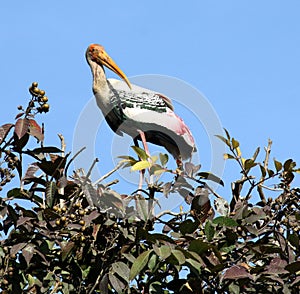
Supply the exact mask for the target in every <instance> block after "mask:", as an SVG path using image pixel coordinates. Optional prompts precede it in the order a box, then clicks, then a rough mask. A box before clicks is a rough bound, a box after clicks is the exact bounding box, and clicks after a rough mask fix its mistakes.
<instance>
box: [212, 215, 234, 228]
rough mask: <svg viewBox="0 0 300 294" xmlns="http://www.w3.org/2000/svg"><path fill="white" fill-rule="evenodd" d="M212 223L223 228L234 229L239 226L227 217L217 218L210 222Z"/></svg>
mask: <svg viewBox="0 0 300 294" xmlns="http://www.w3.org/2000/svg"><path fill="white" fill-rule="evenodd" d="M212 223H213V224H215V225H221V226H225V227H236V226H238V225H239V224H238V223H237V222H236V221H235V220H234V219H232V218H230V217H228V216H218V217H216V218H214V219H213V220H212Z"/></svg>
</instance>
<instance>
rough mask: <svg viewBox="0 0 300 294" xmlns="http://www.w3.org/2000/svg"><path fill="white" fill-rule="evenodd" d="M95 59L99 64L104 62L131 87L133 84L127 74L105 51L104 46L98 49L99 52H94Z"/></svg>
mask: <svg viewBox="0 0 300 294" xmlns="http://www.w3.org/2000/svg"><path fill="white" fill-rule="evenodd" d="M93 57H94V60H95V61H96V62H97V63H98V64H100V65H101V64H102V65H104V66H106V67H107V68H109V69H110V70H111V71H113V72H114V73H115V74H117V75H118V76H119V77H120V78H121V79H123V80H124V82H125V83H126V84H127V85H128V87H129V88H130V89H131V84H130V82H129V80H128V78H127V76H126V75H125V74H124V73H123V71H122V70H121V69H120V68H119V67H118V66H117V64H116V63H115V62H114V61H113V59H112V58H111V57H110V56H109V55H108V54H107V53H106V52H105V50H104V48H103V47H102V46H101V50H97V53H96V54H95V53H94V54H93Z"/></svg>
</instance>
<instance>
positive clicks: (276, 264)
mask: <svg viewBox="0 0 300 294" xmlns="http://www.w3.org/2000/svg"><path fill="white" fill-rule="evenodd" d="M286 266H287V262H286V261H285V260H284V259H281V258H279V257H275V258H273V259H272V260H271V262H270V264H269V265H268V266H267V270H266V273H268V274H278V275H280V274H288V273H289V272H288V271H287V270H286V269H285V267H286Z"/></svg>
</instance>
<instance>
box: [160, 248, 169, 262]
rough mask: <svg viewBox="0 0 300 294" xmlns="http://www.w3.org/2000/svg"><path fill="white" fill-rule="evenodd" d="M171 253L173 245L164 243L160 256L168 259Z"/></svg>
mask: <svg viewBox="0 0 300 294" xmlns="http://www.w3.org/2000/svg"><path fill="white" fill-rule="evenodd" d="M170 255H171V247H170V246H168V245H162V246H161V247H160V248H159V257H160V258H161V259H166V258H168V257H169V256H170Z"/></svg>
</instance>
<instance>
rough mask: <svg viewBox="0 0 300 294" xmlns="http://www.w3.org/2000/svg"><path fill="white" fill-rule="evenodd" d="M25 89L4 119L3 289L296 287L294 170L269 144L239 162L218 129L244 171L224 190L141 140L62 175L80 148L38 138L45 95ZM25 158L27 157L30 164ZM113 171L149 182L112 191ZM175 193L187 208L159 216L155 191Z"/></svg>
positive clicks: (232, 142) (234, 145) (0, 130)
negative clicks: (116, 158) (111, 160)
mask: <svg viewBox="0 0 300 294" xmlns="http://www.w3.org/2000/svg"><path fill="white" fill-rule="evenodd" d="M29 92H30V94H31V95H32V96H31V98H30V101H29V103H28V106H27V107H26V108H25V109H23V107H21V106H20V107H18V109H19V114H18V115H17V116H16V118H15V120H16V121H15V123H5V124H3V125H2V126H0V158H1V161H0V193H1V198H0V217H1V219H2V221H1V222H0V231H1V241H0V289H1V290H2V293H12V292H14V293H255V292H256V293H299V291H300V259H299V252H300V251H299V249H300V248H299V247H300V237H299V227H300V226H299V225H300V209H299V196H300V189H299V188H296V187H293V180H294V177H295V175H296V174H297V173H298V172H299V169H298V168H297V167H296V163H295V162H294V161H293V160H292V159H288V160H286V161H285V162H280V161H278V160H276V159H274V160H270V152H271V146H272V142H271V141H269V142H268V146H267V147H266V148H265V150H264V154H263V160H262V161H260V160H259V157H260V156H261V152H260V149H259V148H257V149H256V150H255V152H254V154H253V156H252V157H250V158H245V157H243V155H242V151H241V147H240V143H239V142H238V140H236V139H235V138H232V137H231V136H230V134H229V132H228V131H227V130H225V131H224V135H221V134H219V135H217V136H218V137H219V138H220V140H222V141H223V142H224V144H226V145H227V147H228V153H226V154H224V159H225V160H232V161H234V162H236V163H237V165H238V166H239V168H240V172H241V173H240V175H238V179H237V180H236V181H234V182H233V183H231V185H229V184H228V183H226V187H231V189H230V191H229V192H228V195H222V196H221V195H218V194H217V193H216V192H215V191H214V190H213V189H211V187H210V186H209V184H210V182H211V181H214V182H217V183H218V184H220V185H224V183H223V181H222V179H220V178H218V177H217V176H216V175H213V174H211V173H209V172H205V171H202V170H201V166H195V165H194V164H192V163H190V162H188V163H185V164H184V165H183V167H182V169H179V170H175V171H174V170H172V169H169V168H168V163H169V158H168V155H166V154H159V156H148V155H147V154H146V153H145V151H144V150H142V149H140V148H138V147H133V151H134V153H135V154H136V157H133V156H129V155H124V156H120V162H119V164H118V165H117V166H116V167H115V169H114V170H112V171H110V172H108V173H107V174H106V175H104V176H103V177H102V178H101V179H99V180H97V181H96V182H92V180H91V178H90V174H91V171H92V169H93V167H94V165H95V164H96V162H97V159H95V161H94V162H93V163H91V168H90V170H88V171H84V170H76V171H72V172H70V167H71V166H72V161H73V160H74V158H75V157H76V156H79V155H81V151H82V150H78V153H77V154H74V155H71V154H70V153H66V150H65V149H66V146H65V143H64V138H63V136H62V135H60V139H61V146H59V147H56V146H44V143H43V142H44V136H45V134H44V128H43V126H40V123H39V122H38V121H37V120H36V116H37V115H38V114H41V113H43V112H48V111H49V104H48V98H47V97H46V96H45V91H43V90H40V89H39V88H38V84H37V83H33V84H32V85H31V87H30V89H29ZM30 138H32V139H33V138H34V140H37V143H36V147H35V148H33V149H28V142H29V139H30ZM32 139H31V140H32ZM25 157H27V160H28V158H30V159H31V160H32V163H31V164H30V165H29V166H28V167H27V168H25V166H24V158H25ZM119 168H130V169H131V171H132V172H139V171H141V170H147V173H148V174H149V175H152V178H153V181H148V183H147V189H145V190H137V191H133V192H132V194H130V195H127V194H126V195H125V194H120V193H118V192H117V191H115V190H114V189H113V185H114V184H115V183H116V182H117V181H118V180H113V181H111V182H106V180H107V178H108V177H109V176H110V175H112V174H113V173H114V172H115V171H116V170H118V169H119ZM15 173H17V175H18V178H19V181H18V182H19V184H18V185H15V184H14V183H15V182H16V180H14V181H13V182H11V180H12V178H14V177H15ZM166 174H168V175H169V176H170V178H171V180H170V181H168V182H164V181H163V180H162V175H166ZM257 174H259V176H258V177H257ZM270 181H271V182H272V185H271V186H270V185H269V184H268V183H269V182H270ZM173 193H179V194H180V195H181V196H182V197H183V199H184V200H185V202H186V203H187V204H188V207H189V209H188V210H187V211H183V208H180V210H179V211H178V212H176V211H163V212H161V213H159V215H155V213H154V206H155V205H157V197H156V196H157V195H158V194H163V195H165V196H166V197H167V196H168V197H169V200H170V201H172V200H171V198H172V194H173ZM254 195H257V197H258V198H259V201H258V202H257V203H253V199H254V198H255V197H254ZM19 200H23V201H22V202H20V201H19ZM24 200H25V202H27V203H28V204H26V205H25V204H23V203H24ZM227 200H229V201H227ZM29 207H30V208H29ZM158 225H162V227H163V229H162V230H161V231H159V230H158V229H157V226H158Z"/></svg>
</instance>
